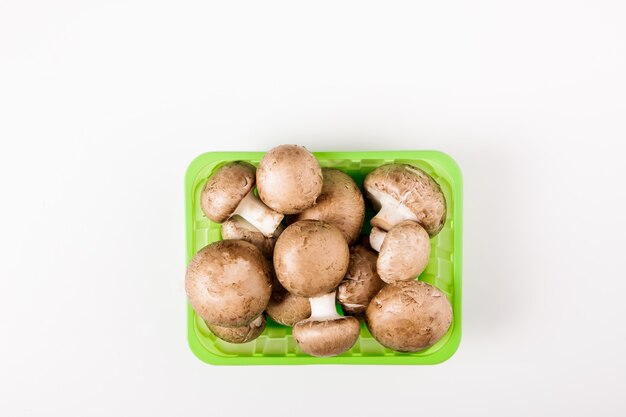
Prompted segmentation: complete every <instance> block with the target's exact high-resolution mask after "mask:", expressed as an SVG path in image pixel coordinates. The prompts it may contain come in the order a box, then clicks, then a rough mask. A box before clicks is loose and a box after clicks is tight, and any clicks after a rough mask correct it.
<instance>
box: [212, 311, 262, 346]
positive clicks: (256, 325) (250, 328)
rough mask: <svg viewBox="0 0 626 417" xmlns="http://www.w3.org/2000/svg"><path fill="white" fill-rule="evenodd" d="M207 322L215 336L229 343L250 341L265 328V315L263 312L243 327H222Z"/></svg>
mask: <svg viewBox="0 0 626 417" xmlns="http://www.w3.org/2000/svg"><path fill="white" fill-rule="evenodd" d="M205 323H206V325H207V327H208V328H209V330H211V332H213V334H214V335H215V336H217V337H219V338H220V339H222V340H224V341H226V342H229V343H247V342H250V341H252V340H254V339H256V338H257V337H259V336H260V335H261V333H263V330H265V316H264V315H263V314H261V315H260V316H259V317H257V318H256V319H254V320H252V321H251V322H250V323H248V324H247V325H245V326H242V327H222V326H217V325H215V324H211V323H209V322H205Z"/></svg>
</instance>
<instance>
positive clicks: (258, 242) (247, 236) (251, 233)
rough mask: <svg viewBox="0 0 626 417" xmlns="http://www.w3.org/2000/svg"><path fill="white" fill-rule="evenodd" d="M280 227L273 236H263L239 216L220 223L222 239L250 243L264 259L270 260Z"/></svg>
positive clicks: (280, 231)
mask: <svg viewBox="0 0 626 417" xmlns="http://www.w3.org/2000/svg"><path fill="white" fill-rule="evenodd" d="M283 230H284V228H283V227H282V225H279V226H278V229H276V231H275V232H274V236H269V237H268V236H265V235H264V234H263V233H261V232H260V231H259V230H258V229H257V228H255V227H254V226H253V225H252V224H250V223H249V222H248V221H247V220H246V219H244V218H243V217H240V216H233V217H231V218H230V219H228V220H226V221H225V222H224V223H222V239H224V240H226V239H241V240H245V241H246V242H250V243H252V244H253V245H254V246H256V247H257V248H259V250H260V251H261V252H262V253H263V256H265V257H266V258H271V257H272V253H274V245H275V244H276V239H278V235H280V234H281V233H282V231H283Z"/></svg>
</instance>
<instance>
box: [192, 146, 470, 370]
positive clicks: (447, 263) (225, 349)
mask: <svg viewBox="0 0 626 417" xmlns="http://www.w3.org/2000/svg"><path fill="white" fill-rule="evenodd" d="M314 154H315V156H316V157H317V159H318V160H319V161H320V164H321V165H322V167H333V168H338V169H341V170H342V171H344V172H346V173H347V174H349V175H350V176H352V178H354V180H355V181H356V182H357V184H359V186H360V187H361V186H362V184H363V179H364V178H365V175H367V173H369V172H370V171H372V170H373V169H374V168H376V167H378V166H380V165H383V164H385V163H389V162H398V163H407V164H411V165H414V166H416V167H419V168H421V169H423V170H424V171H426V172H428V173H429V174H430V175H431V176H432V177H433V178H435V180H437V182H438V183H439V184H440V185H441V188H442V190H443V192H444V194H445V196H446V200H447V203H448V217H447V220H446V223H445V226H444V228H443V230H442V231H441V232H440V233H439V234H438V235H437V236H435V237H434V238H433V239H431V245H432V251H431V255H430V261H429V264H428V267H427V268H426V270H425V271H424V272H423V273H422V275H420V277H419V280H420V281H425V282H428V283H429V284H432V285H435V286H436V287H438V288H439V289H441V290H442V291H444V292H445V293H446V294H447V295H448V297H450V301H451V302H452V308H453V320H452V325H451V326H450V330H448V333H447V334H446V335H445V336H444V337H443V338H442V339H441V340H440V341H439V342H437V343H436V344H435V345H434V346H431V347H430V348H428V349H426V350H423V351H421V352H417V353H399V352H395V351H393V350H390V349H387V348H385V347H383V346H382V345H381V344H379V343H378V342H377V341H376V340H375V339H374V338H373V337H372V336H371V334H370V333H369V331H368V330H367V327H365V325H364V324H362V325H361V335H360V337H359V340H358V341H357V342H356V344H355V345H354V346H353V347H352V349H350V350H349V351H348V352H346V353H344V354H342V355H340V356H335V357H330V358H316V357H311V356H308V355H307V354H305V353H303V352H301V351H300V350H299V349H298V348H297V346H296V343H295V341H294V339H293V336H292V335H291V328H290V327H285V326H282V325H279V324H277V323H275V322H273V321H272V320H271V319H269V318H268V320H267V326H266V329H265V331H264V332H263V334H262V335H261V336H260V337H259V338H257V339H256V340H254V341H252V342H249V343H245V344H240V345H238V344H231V343H228V342H224V341H222V340H220V339H218V338H217V337H215V336H214V335H213V334H212V333H211V332H210V331H209V329H208V328H207V327H206V325H205V323H204V321H203V320H202V319H201V318H200V317H199V316H198V315H196V313H195V312H194V311H193V309H192V308H191V306H190V305H189V303H187V331H188V340H189V346H190V347H191V350H192V351H193V353H194V354H195V355H196V356H197V357H198V358H199V359H201V360H202V361H204V362H207V363H210V364H215V365H308V364H384V365H393V364H397V365H417V364H436V363H440V362H443V361H445V360H447V359H448V358H450V357H451V356H452V355H453V354H454V352H456V350H457V348H458V346H459V343H460V342H461V254H462V249H461V243H462V224H463V220H462V213H463V206H462V202H463V199H462V197H463V187H462V179H461V172H460V170H459V167H458V165H457V164H456V162H455V161H454V160H453V159H452V158H451V157H450V156H448V155H446V154H444V153H442V152H437V151H395V152H394V151H385V152H314ZM262 157H263V152H209V153H205V154H203V155H200V156H199V157H197V158H196V159H195V160H194V161H193V162H192V163H191V165H190V166H189V168H188V169H187V175H186V178H185V197H186V221H187V262H189V260H190V259H191V258H192V256H193V255H194V254H195V253H196V252H198V250H200V249H201V248H203V247H204V246H206V245H208V244H209V243H211V242H215V241H217V240H221V234H220V225H219V224H217V223H213V222H211V221H210V220H209V219H207V218H206V217H205V216H204V214H203V213H202V210H201V209H200V203H199V201H200V193H201V192H202V188H203V187H204V184H205V183H206V180H207V178H208V177H209V176H210V175H211V173H212V172H213V171H214V170H215V169H216V168H217V167H219V166H220V165H222V164H223V163H225V162H228V161H247V162H250V163H252V164H254V165H255V166H258V163H259V161H260V160H261V158H262ZM368 210H369V209H368ZM372 215H373V213H372V212H371V211H368V212H366V219H365V220H366V222H365V225H364V229H363V233H364V234H368V233H369V219H370V218H371V216H372Z"/></svg>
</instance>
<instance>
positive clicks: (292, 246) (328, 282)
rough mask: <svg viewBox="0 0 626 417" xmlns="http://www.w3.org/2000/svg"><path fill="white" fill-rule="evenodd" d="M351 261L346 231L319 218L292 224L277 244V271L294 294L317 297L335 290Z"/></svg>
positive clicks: (286, 286) (275, 262) (279, 278)
mask: <svg viewBox="0 0 626 417" xmlns="http://www.w3.org/2000/svg"><path fill="white" fill-rule="evenodd" d="M349 260H350V250H349V248H348V244H347V243H346V239H345V238H344V237H343V234H342V233H341V232H340V231H339V229H337V228H336V227H335V226H333V225H331V224H329V223H325V222H322V221H319V220H300V221H298V222H295V223H293V224H291V225H289V226H288V227H287V228H286V229H285V230H284V231H283V233H282V234H281V235H280V237H279V238H278V240H277V241H276V246H275V247H274V270H275V271H276V277H277V278H278V280H279V281H280V283H281V284H282V285H283V287H285V288H286V289H287V291H289V292H290V293H293V294H296V295H299V296H301V297H309V298H310V297H316V296H318V295H323V294H327V293H329V292H331V291H334V290H335V288H337V285H339V283H340V282H341V280H342V279H343V277H344V275H345V274H346V270H347V269H348V262H349Z"/></svg>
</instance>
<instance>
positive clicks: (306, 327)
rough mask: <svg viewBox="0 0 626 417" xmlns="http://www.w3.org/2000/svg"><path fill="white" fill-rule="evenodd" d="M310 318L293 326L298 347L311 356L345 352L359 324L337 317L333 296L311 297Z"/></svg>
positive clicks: (356, 333)
mask: <svg viewBox="0 0 626 417" xmlns="http://www.w3.org/2000/svg"><path fill="white" fill-rule="evenodd" d="M310 301H311V317H309V318H308V319H306V320H302V321H300V322H298V323H296V325H295V326H293V332H292V334H293V337H294V339H295V340H296V343H297V344H298V347H299V348H300V349H301V350H302V351H303V352H304V353H308V354H309V355H312V356H319V357H326V356H336V355H340V354H342V353H344V352H346V351H348V350H349V349H350V348H351V347H352V346H353V345H354V344H355V343H356V340H357V338H358V337H359V331H360V325H359V321H358V320H357V319H355V318H354V317H350V316H346V317H342V316H340V315H339V314H337V309H336V307H335V293H334V292H331V293H329V294H325V295H323V296H320V297H316V298H311V299H310Z"/></svg>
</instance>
